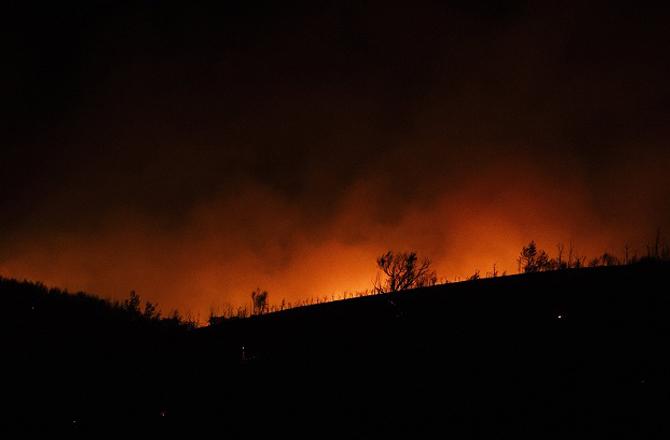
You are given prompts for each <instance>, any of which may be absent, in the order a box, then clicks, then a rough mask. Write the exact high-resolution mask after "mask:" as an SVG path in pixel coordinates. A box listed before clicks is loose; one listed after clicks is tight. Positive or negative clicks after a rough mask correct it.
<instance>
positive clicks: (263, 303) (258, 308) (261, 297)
mask: <svg viewBox="0 0 670 440" xmlns="http://www.w3.org/2000/svg"><path fill="white" fill-rule="evenodd" d="M251 302H252V304H253V314H254V315H262V314H263V313H264V312H266V311H267V307H268V292H267V291H265V290H263V291H261V289H260V288H256V290H254V291H253V292H251Z"/></svg>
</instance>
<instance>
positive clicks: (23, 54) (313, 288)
mask: <svg viewBox="0 0 670 440" xmlns="http://www.w3.org/2000/svg"><path fill="white" fill-rule="evenodd" d="M23 3H25V2H23ZM54 3H58V4H54V5H51V6H47V7H46V8H47V9H45V6H44V5H42V4H39V5H38V4H35V5H34V7H30V6H26V5H25V4H24V5H23V6H20V7H19V6H17V7H11V6H9V7H8V6H3V13H2V14H1V16H2V18H1V19H0V20H1V22H2V28H3V31H2V35H3V36H2V43H0V47H1V48H2V58H3V62H2V65H3V67H2V69H1V71H0V84H1V89H0V96H1V97H2V99H1V102H2V104H1V105H2V109H3V110H2V111H3V115H2V122H0V130H2V137H1V138H0V148H1V150H0V152H1V155H0V275H3V276H11V277H17V278H29V279H34V280H41V281H44V282H45V283H47V284H49V285H57V286H61V287H66V288H69V289H72V290H77V289H84V290H87V291H89V292H92V293H96V294H99V295H101V296H105V297H112V298H122V297H125V296H127V295H128V292H130V290H131V289H135V290H137V292H138V293H139V294H140V295H141V296H142V297H143V298H145V299H149V300H152V301H157V302H158V303H159V305H160V306H161V308H162V309H163V311H168V310H169V309H171V308H175V307H176V308H179V309H180V310H181V311H183V312H191V313H192V314H194V315H195V314H198V313H199V314H200V315H201V319H204V317H205V315H206V314H207V313H208V312H209V309H210V308H211V307H214V308H219V307H221V306H222V305H223V304H225V303H231V304H235V305H237V304H241V303H245V302H248V299H249V295H250V292H251V291H252V290H253V289H254V288H256V287H261V288H264V289H267V290H268V291H269V292H270V300H271V302H273V303H278V302H280V301H281V299H282V298H285V299H286V300H287V301H295V300H297V299H299V298H306V297H310V296H321V297H323V296H324V295H328V296H330V295H331V294H337V293H342V292H344V291H349V292H352V291H356V290H362V289H366V288H369V287H371V285H372V281H373V279H374V277H375V273H376V269H375V257H376V256H378V255H380V254H381V253H382V252H384V251H385V250H387V249H395V250H410V249H413V250H416V251H418V252H419V253H420V254H421V255H425V256H428V257H430V258H431V259H432V260H433V262H434V265H435V268H436V269H437V271H438V275H439V276H440V277H447V278H448V279H450V280H454V279H456V277H466V276H468V275H470V274H472V273H473V272H474V271H475V270H476V269H478V270H480V271H481V273H482V275H484V274H485V273H486V272H487V271H490V270H491V267H492V264H493V263H497V268H498V270H500V271H502V270H507V271H509V272H515V271H516V263H515V258H516V256H517V255H518V252H519V250H520V248H521V246H522V245H523V244H524V243H527V242H528V241H530V240H531V239H535V240H536V241H537V242H538V245H539V246H540V247H543V248H546V249H547V250H548V251H549V253H550V254H551V253H555V249H556V247H555V246H556V244H557V243H558V242H564V243H566V245H567V243H569V242H570V241H572V242H573V243H574V247H575V248H576V250H577V251H578V252H579V253H581V254H586V255H588V256H595V255H596V254H600V253H602V252H603V251H606V250H607V251H610V252H612V253H615V254H619V255H622V254H623V249H624V245H625V244H626V243H628V244H630V245H631V248H632V249H633V250H635V251H637V252H638V253H639V254H643V253H644V252H645V251H644V248H645V245H646V244H647V243H648V242H650V241H652V240H653V239H654V236H655V234H656V230H657V228H659V227H660V228H661V230H662V231H669V232H670V203H669V202H670V151H669V144H668V140H669V139H670V111H669V110H668V109H670V82H669V80H668V78H670V75H669V74H670V69H669V68H668V65H669V64H670V63H668V47H670V39H669V38H668V35H669V32H668V30H667V28H668V23H669V19H670V13H669V11H668V10H665V9H664V10H662V9H659V8H657V7H651V6H643V5H640V4H637V2H634V3H631V4H630V5H627V6H619V5H617V4H616V2H582V1H580V2H574V3H575V4H573V5H569V4H565V3H564V2H560V3H561V4H560V5H554V6H552V5H549V4H548V3H551V2H515V1H490V2H473V1H457V2H446V4H445V3H442V2H434V3H431V2H427V3H422V2H408V3H407V5H405V6H391V5H390V4H389V2H379V3H367V2H357V1H352V2H349V1H340V2H332V3H331V2H325V3H324V2H305V4H292V5H290V6H287V5H286V4H284V2H272V3H269V4H263V3H256V2H248V1H245V2H239V3H238V4H237V5H236V4H234V3H235V2H221V3H226V4H228V5H227V6H221V5H219V6H217V7H212V6H211V5H204V4H199V3H198V2H184V4H183V5H181V6H179V7H172V6H165V5H163V4H162V2H157V1H156V2H153V1H139V2H128V4H126V5H124V4H123V2H112V1H109V2H101V1H97V2H96V1H92V2H82V4H81V5H76V6H75V5H74V3H72V5H71V6H63V5H62V4H61V3H60V2H54ZM186 3H188V5H187V4H186ZM317 3H318V4H317ZM410 4H411V7H410ZM665 235H666V236H670V234H665Z"/></svg>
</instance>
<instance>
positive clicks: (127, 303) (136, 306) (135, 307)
mask: <svg viewBox="0 0 670 440" xmlns="http://www.w3.org/2000/svg"><path fill="white" fill-rule="evenodd" d="M140 302H141V299H140V296H139V295H138V294H137V293H136V292H135V291H134V290H132V291H131V292H130V296H129V297H128V299H126V300H124V301H123V308H124V309H125V310H127V311H128V312H131V313H137V314H139V313H140Z"/></svg>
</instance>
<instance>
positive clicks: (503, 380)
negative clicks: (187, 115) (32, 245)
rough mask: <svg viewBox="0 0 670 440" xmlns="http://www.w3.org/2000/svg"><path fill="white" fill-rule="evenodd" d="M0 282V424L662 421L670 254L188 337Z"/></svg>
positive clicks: (300, 432)
mask: <svg viewBox="0 0 670 440" xmlns="http://www.w3.org/2000/svg"><path fill="white" fill-rule="evenodd" d="M1 287H2V288H1V289H0V290H1V291H2V295H3V298H11V300H10V301H8V303H9V304H11V305H12V308H14V309H17V310H5V316H6V318H5V320H4V324H3V340H5V341H6V342H5V343H4V344H3V345H4V349H3V350H4V352H5V353H4V356H3V359H4V360H3V363H4V364H5V366H6V368H5V371H4V372H3V373H2V374H3V375H4V378H3V388H4V390H3V393H2V395H3V397H2V399H3V406H4V409H3V414H2V419H0V420H2V428H3V429H4V430H25V431H30V430H32V431H89V432H93V433H108V432H110V431H115V430H118V431H122V432H135V433H137V432H141V431H145V432H148V433H152V434H158V433H161V432H166V433H174V432H183V433H187V434H195V433H198V432H200V431H203V430H207V431H210V432H212V433H215V434H217V435H219V436H222V437H251V438H256V437H264V436H266V435H272V436H279V435H289V436H291V437H294V436H309V437H313V438H324V437H338V438H340V437H343V438H373V437H388V436H389V435H391V436H403V437H410V436H411V437H416V436H419V437H428V436H431V437H432V436H436V435H440V436H448V435H454V437H455V438H473V437H482V438H498V437H501V438H502V437H511V436H515V437H519V436H521V437H529V438H530V437H532V438H574V437H575V436H576V435H581V436H584V435H588V436H590V437H608V436H614V435H617V436H622V435H623V436H627V437H629V438H642V437H665V436H664V435H663V434H664V433H666V430H667V428H668V427H669V426H670V412H669V409H670V405H668V404H669V403H670V356H669V355H668V350H669V348H670V346H669V342H670V289H669V287H670V265H668V264H661V263H649V264H637V265H632V266H625V267H602V268H594V269H581V270H568V271H559V272H549V273H540V274H530V275H522V276H510V277H504V278H497V279H486V280H479V281H474V282H466V283H458V284H450V285H446V286H437V287H434V288H427V289H420V290H415V291H411V292H403V293H400V294H396V295H393V296H386V295H384V296H381V295H380V296H374V297H365V298H359V299H355V300H347V301H341V302H336V303H330V304H324V305H319V306H313V307H306V308H301V309H294V310H289V311H286V312H281V313H277V314H273V315H268V316H264V317H260V318H253V319H248V320H242V321H234V320H229V321H226V322H224V323H223V324H221V325H218V326H215V327H209V328H204V329H198V330H191V331H188V330H185V329H183V328H178V327H174V328H173V327H170V326H165V325H162V326H157V325H148V324H146V323H142V322H125V321H124V322H121V323H119V322H118V320H115V319H114V318H113V317H107V316H105V315H104V313H102V312H100V313H98V314H97V315H95V314H93V315H91V314H89V315H87V316H83V317H82V316H80V315H79V314H75V313H71V312H67V311H63V310H62V307H61V308H59V307H60V306H57V305H54V304H50V303H48V301H47V302H45V300H44V298H42V297H40V295H39V292H38V293H35V292H28V293H26V292H24V291H23V290H29V289H28V287H26V286H25V285H20V284H12V285H10V284H8V283H6V282H5V283H4V284H2V286H1ZM31 295H32V296H31ZM17 298H19V299H17ZM21 298H24V299H25V298H30V301H28V300H23V301H22V300H21ZM40 298H41V299H40ZM40 301H42V302H41V303H40ZM35 303H38V304H43V306H40V310H38V311H36V310H35V309H33V307H34V304H35ZM45 309H46V310H45ZM91 316H93V318H91Z"/></svg>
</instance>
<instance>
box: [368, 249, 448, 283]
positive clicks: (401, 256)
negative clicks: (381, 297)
mask: <svg viewBox="0 0 670 440" xmlns="http://www.w3.org/2000/svg"><path fill="white" fill-rule="evenodd" d="M430 264H431V263H430V260H429V259H428V258H424V259H423V260H421V261H419V259H418V257H417V254H416V252H399V253H395V254H394V253H393V252H392V251H388V252H386V253H384V254H383V255H381V256H380V257H379V258H377V267H378V268H379V269H380V270H381V271H382V272H383V274H384V275H385V277H386V278H385V279H384V280H381V279H380V278H379V277H378V278H377V280H376V281H375V284H374V287H373V289H374V291H375V292H376V293H392V292H398V291H401V290H408V289H414V288H417V287H426V286H434V285H435V284H436V283H437V274H436V273H435V271H433V270H431V268H430Z"/></svg>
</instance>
